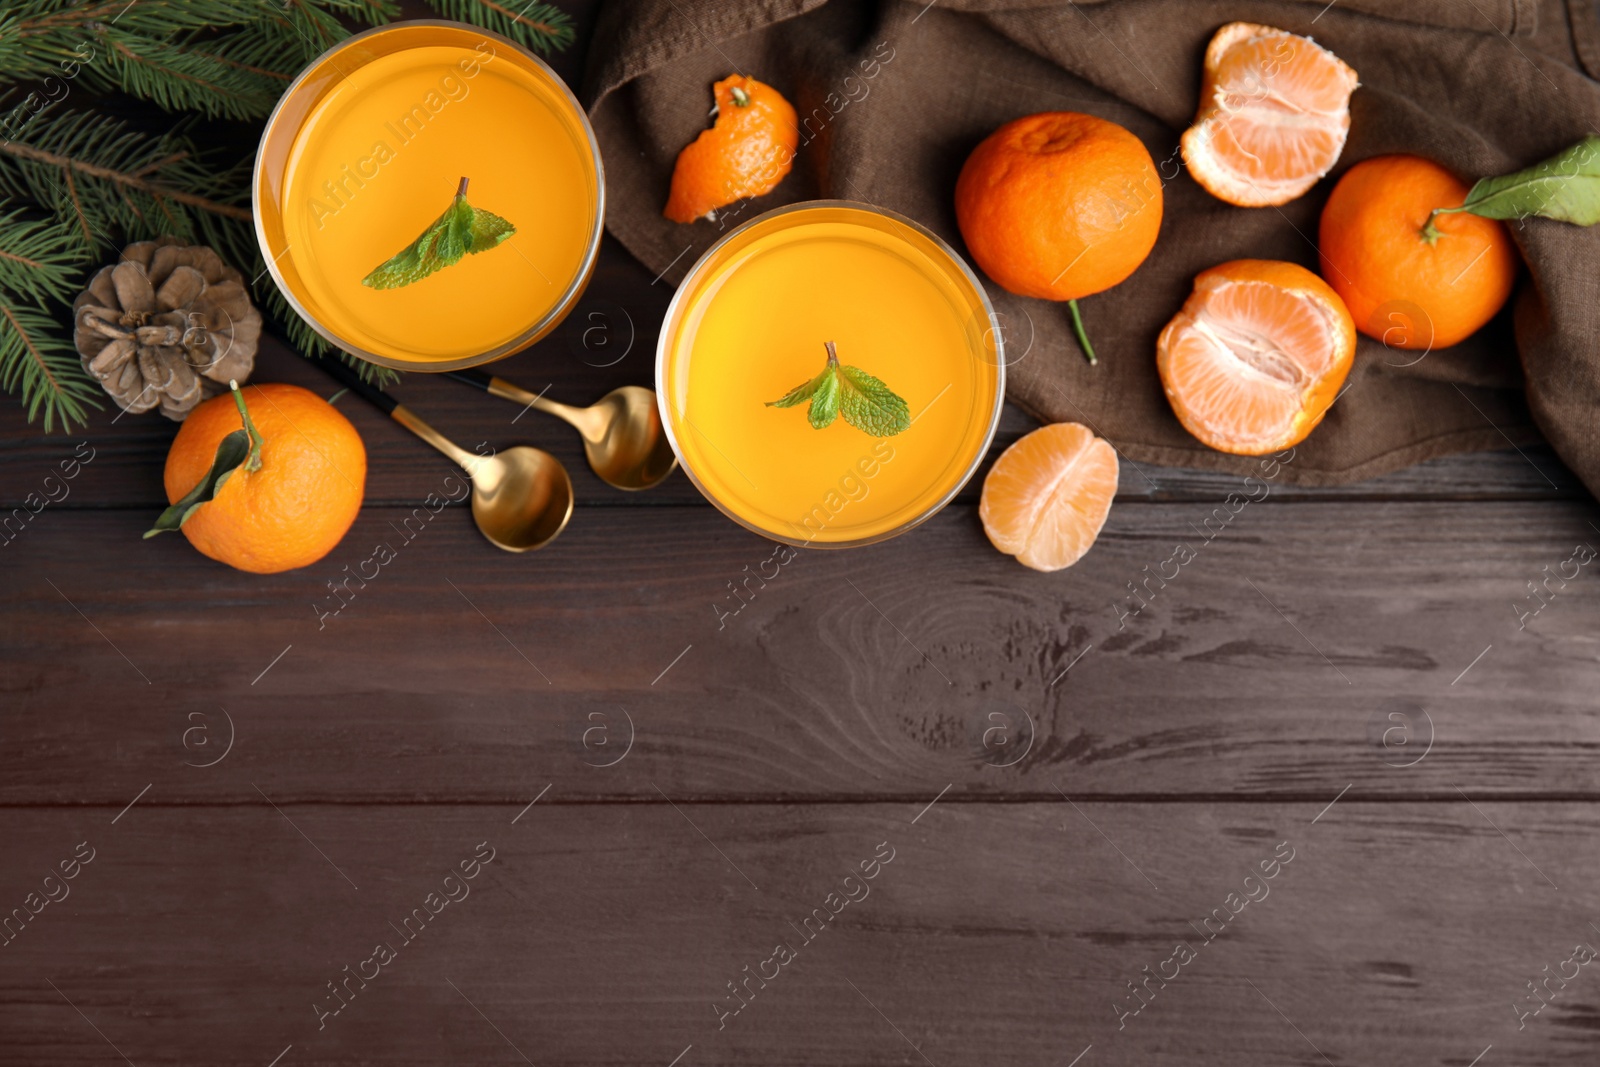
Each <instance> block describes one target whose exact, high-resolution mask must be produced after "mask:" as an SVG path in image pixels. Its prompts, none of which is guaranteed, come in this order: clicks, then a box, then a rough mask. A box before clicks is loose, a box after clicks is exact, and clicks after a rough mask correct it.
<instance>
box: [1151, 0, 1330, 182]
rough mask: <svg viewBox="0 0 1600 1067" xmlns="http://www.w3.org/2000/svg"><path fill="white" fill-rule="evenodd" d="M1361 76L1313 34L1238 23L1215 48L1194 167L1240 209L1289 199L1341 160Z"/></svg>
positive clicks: (1186, 149)
mask: <svg viewBox="0 0 1600 1067" xmlns="http://www.w3.org/2000/svg"><path fill="white" fill-rule="evenodd" d="M1358 84H1359V83H1358V82H1357V81H1356V72H1355V71H1354V70H1351V69H1350V67H1349V66H1348V65H1346V64H1345V63H1344V61H1342V60H1341V59H1340V58H1339V57H1338V56H1336V55H1334V54H1333V53H1332V52H1330V51H1328V50H1327V49H1326V48H1323V47H1322V46H1321V45H1319V44H1317V43H1316V42H1315V41H1313V40H1312V39H1311V38H1309V37H1301V36H1298V35H1297V34H1293V33H1289V32H1288V31H1286V30H1278V29H1273V28H1272V27H1271V26H1258V25H1256V24H1255V23H1251V22H1230V23H1228V24H1227V25H1226V26H1224V27H1222V29H1220V30H1218V31H1217V33H1216V36H1214V37H1212V38H1211V44H1210V45H1209V46H1207V48H1206V58H1205V74H1204V77H1203V78H1202V80H1201V83H1200V111H1199V113H1198V114H1197V115H1195V120H1194V125H1193V126H1190V127H1189V129H1188V130H1187V131H1186V132H1185V133H1184V135H1183V160H1184V162H1185V163H1186V164H1188V167H1189V173H1190V174H1193V175H1194V180H1195V181H1197V182H1199V183H1200V184H1201V185H1202V186H1203V187H1204V188H1205V189H1206V191H1207V192H1209V193H1210V194H1211V195H1212V196H1215V197H1216V198H1217V199H1219V200H1226V201H1227V202H1228V203H1230V204H1237V205H1239V206H1240V207H1265V206H1268V205H1271V204H1287V203H1288V202H1289V201H1291V200H1293V199H1294V198H1295V197H1297V196H1300V195H1301V194H1302V193H1304V192H1305V191H1306V190H1307V189H1310V188H1311V187H1312V186H1313V185H1315V184H1316V183H1317V179H1319V178H1321V177H1322V176H1323V175H1324V174H1326V173H1328V171H1329V169H1331V168H1332V167H1333V165H1334V164H1335V163H1336V162H1338V160H1339V153H1340V152H1342V151H1343V150H1344V141H1345V137H1346V135H1347V134H1349V132H1350V94H1351V93H1353V92H1355V90H1356V86H1357V85H1358Z"/></svg>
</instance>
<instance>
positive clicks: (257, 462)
mask: <svg viewBox="0 0 1600 1067" xmlns="http://www.w3.org/2000/svg"><path fill="white" fill-rule="evenodd" d="M228 388H229V389H232V390H233V402H234V403H235V404H236V405H238V407H239V417H240V418H242V419H243V420H244V432H245V434H246V435H247V436H248V437H249V438H250V454H249V455H248V456H246V457H245V461H244V469H245V470H247V471H258V470H260V469H261V444H262V437H261V431H260V430H258V429H256V424H255V423H254V422H252V421H251V419H250V409H249V408H247V407H245V406H244V394H243V393H241V392H240V391H239V383H238V382H237V381H236V380H234V379H232V378H229V379H228Z"/></svg>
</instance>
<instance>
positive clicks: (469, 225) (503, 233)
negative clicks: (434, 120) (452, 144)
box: [361, 178, 517, 289]
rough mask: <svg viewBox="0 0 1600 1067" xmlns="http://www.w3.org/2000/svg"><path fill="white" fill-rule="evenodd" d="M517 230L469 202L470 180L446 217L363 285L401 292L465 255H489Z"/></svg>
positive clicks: (434, 223)
mask: <svg viewBox="0 0 1600 1067" xmlns="http://www.w3.org/2000/svg"><path fill="white" fill-rule="evenodd" d="M516 232H517V228H516V227H515V226H513V225H512V224H511V223H510V222H508V221H507V220H505V219H503V218H501V217H500V216H499V215H496V214H495V213H494V212H492V211H482V210H480V209H478V208H475V207H473V206H472V205H471V204H469V203H467V179H466V178H462V179H461V184H460V185H459V186H457V188H456V198H455V200H453V201H451V203H450V206H449V207H447V208H445V209H444V214H443V215H440V216H439V217H438V218H436V219H434V220H433V221H432V222H431V223H429V224H428V228H427V229H426V230H423V231H422V236H421V237H418V238H417V239H416V240H415V241H413V242H411V244H409V245H407V246H406V247H405V248H403V249H401V250H400V251H399V252H396V253H395V254H394V255H393V256H392V257H391V258H389V259H388V260H386V261H385V262H384V263H382V264H380V265H379V266H378V267H377V269H375V270H374V271H373V272H372V273H371V274H369V275H367V276H366V277H365V278H362V279H361V284H362V285H365V286H368V287H369V288H372V289H398V288H400V287H401V286H403V285H410V284H412V283H413V282H420V281H421V280H422V279H424V278H426V277H427V276H428V275H430V274H432V273H433V272H434V271H437V270H443V269H444V268H445V267H448V266H451V265H452V264H455V263H458V262H460V260H461V257H462V256H465V255H468V254H470V253H475V252H486V251H488V250H489V249H491V248H493V247H494V246H495V245H497V244H499V243H500V242H501V241H504V240H505V239H506V238H507V237H510V236H511V235H512V234H514V233H516Z"/></svg>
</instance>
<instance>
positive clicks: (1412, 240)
mask: <svg viewBox="0 0 1600 1067" xmlns="http://www.w3.org/2000/svg"><path fill="white" fill-rule="evenodd" d="M1466 197H1467V185H1466V183H1464V182H1462V181H1460V180H1458V179H1457V178H1456V176H1455V175H1453V174H1451V173H1450V172H1449V171H1447V170H1445V169H1444V168H1443V167H1441V166H1439V164H1437V163H1435V162H1433V161H1432V160H1428V159H1423V158H1421V157H1420V156H1403V155H1395V156H1377V157H1375V158H1373V159H1366V160H1362V161H1361V162H1360V163H1357V164H1356V165H1355V166H1353V167H1351V168H1350V169H1349V170H1348V171H1346V172H1345V175H1344V177H1342V178H1340V179H1339V184H1337V185H1335V186H1334V187H1333V193H1332V194H1331V195H1329V197H1328V203H1327V206H1326V207H1324V208H1323V209H1322V222H1321V226H1320V230H1319V233H1318V235H1317V246H1318V249H1319V250H1320V252H1321V255H1322V276H1323V277H1324V278H1326V279H1327V280H1328V284H1329V285H1332V286H1333V288H1334V289H1335V290H1336V291H1337V292H1338V293H1339V296H1340V297H1342V298H1343V299H1344V302H1345V305H1346V306H1347V307H1349V308H1350V314H1351V315H1353V316H1354V317H1355V321H1356V329H1358V330H1360V331H1361V332H1362V333H1364V334H1366V335H1367V336H1369V337H1375V338H1377V339H1378V340H1380V341H1382V342H1383V343H1384V344H1386V345H1389V346H1390V347H1393V348H1417V349H1424V350H1426V349H1433V348H1447V347H1449V346H1450V345H1453V344H1456V343H1458V342H1460V341H1464V340H1466V338H1467V337H1468V336H1469V335H1471V334H1472V333H1474V332H1476V331H1477V330H1478V328H1479V327H1481V326H1483V324H1484V323H1486V322H1488V321H1489V320H1490V319H1492V318H1494V316H1495V313H1496V312H1498V311H1499V310H1500V308H1501V307H1502V306H1503V305H1504V304H1505V302H1506V300H1507V298H1508V297H1510V296H1511V288H1512V284H1513V283H1514V282H1515V281H1516V276H1517V253H1516V249H1515V247H1514V246H1513V244H1512V242H1511V237H1510V235H1509V234H1508V233H1507V232H1506V228H1505V225H1504V224H1503V223H1500V222H1497V221H1495V220H1494V219H1486V218H1480V217H1479V216H1477V215H1473V214H1470V213H1467V212H1460V213H1456V214H1451V215H1439V216H1437V217H1436V218H1434V220H1433V230H1434V232H1433V233H1431V234H1430V233H1429V231H1428V229H1427V227H1428V225H1429V223H1428V220H1429V217H1430V216H1431V215H1432V214H1433V210H1434V209H1435V208H1441V207H1459V206H1460V204H1461V202H1462V201H1463V200H1465V199H1466ZM1430 237H1431V239H1430Z"/></svg>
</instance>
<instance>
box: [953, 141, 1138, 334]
mask: <svg viewBox="0 0 1600 1067" xmlns="http://www.w3.org/2000/svg"><path fill="white" fill-rule="evenodd" d="M1161 211H1162V195H1161V178H1160V176H1159V175H1158V174H1157V173H1156V165H1155V162H1154V161H1153V160H1152V159H1151V158H1150V153H1149V151H1148V150H1147V149H1146V148H1145V146H1144V144H1143V143H1142V142H1141V141H1140V140H1139V138H1137V137H1135V136H1134V135H1133V134H1132V133H1131V132H1129V131H1128V130H1126V129H1124V128H1123V127H1121V126H1118V125H1117V124H1116V123H1114V122H1108V121H1106V120H1105V119H1102V118H1096V117H1095V116H1093V115H1084V114H1080V113H1079V112H1076V111H1047V112H1043V113H1041V114H1037V115H1025V116H1023V117H1022V118H1019V119H1013V120H1012V121H1010V122H1008V123H1006V124H1005V125H1004V126H1001V127H1000V128H999V129H997V130H995V131H994V132H993V133H991V134H990V135H989V136H988V137H986V138H984V140H983V142H982V143H981V144H979V145H978V147H977V148H975V149H973V150H972V154H971V155H970V156H968V157H967V161H966V163H965V164H964V165H963V166H962V168H961V176H960V177H959V178H958V179H957V180H956V222H957V224H958V225H959V226H960V227H961V236H962V238H963V239H965V241H966V242H967V250H968V251H969V252H971V253H972V258H973V259H974V260H976V261H977V263H978V266H979V267H981V268H983V272H984V273H985V274H987V275H988V276H989V277H990V278H992V279H994V281H995V282H997V283H998V284H999V285H1000V286H1001V287H1003V288H1005V289H1007V290H1009V291H1010V292H1013V293H1016V294H1018V295H1020V296H1031V297H1037V298H1039V299H1041V300H1065V301H1069V302H1073V303H1072V305H1071V306H1072V314H1073V323H1074V326H1075V328H1076V329H1077V331H1078V339H1079V342H1080V343H1081V344H1083V346H1084V350H1085V355H1087V356H1088V357H1089V361H1090V362H1091V363H1092V362H1094V351H1093V349H1092V348H1090V347H1089V345H1088V338H1087V337H1085V336H1084V333H1083V329H1082V320H1081V319H1080V318H1079V317H1078V307H1077V304H1076V303H1075V301H1077V300H1078V299H1079V298H1080V297H1085V296H1089V295H1091V294H1093V293H1098V292H1102V291H1103V290H1106V289H1109V288H1111V287H1112V286H1113V285H1116V284H1117V283H1118V282H1121V281H1123V280H1124V279H1125V278H1127V277H1128V275H1130V274H1132V273H1133V272H1134V271H1135V270H1137V269H1138V267H1139V264H1141V263H1143V262H1144V261H1145V257H1146V256H1148V255H1149V254H1150V249H1152V248H1154V247H1155V243H1156V235H1157V233H1159V232H1160V230H1161Z"/></svg>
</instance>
